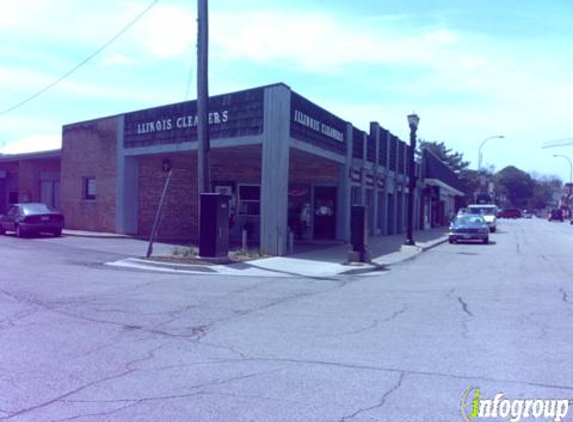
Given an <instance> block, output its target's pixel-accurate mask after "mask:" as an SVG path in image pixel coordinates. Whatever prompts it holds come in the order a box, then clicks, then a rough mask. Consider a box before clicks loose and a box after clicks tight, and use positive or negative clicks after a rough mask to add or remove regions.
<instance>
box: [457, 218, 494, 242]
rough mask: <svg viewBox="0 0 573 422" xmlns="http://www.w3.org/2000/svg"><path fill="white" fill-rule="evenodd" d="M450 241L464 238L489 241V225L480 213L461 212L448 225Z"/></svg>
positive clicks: (463, 239)
mask: <svg viewBox="0 0 573 422" xmlns="http://www.w3.org/2000/svg"><path fill="white" fill-rule="evenodd" d="M448 240H449V242H450V243H456V242H459V241H465V240H479V241H481V242H483V243H489V227H488V225H487V223H486V221H485V220H484V218H483V217H482V216H481V215H472V214H462V215H460V216H458V217H456V219H455V221H454V222H453V223H452V225H451V226H450V233H449V236H448Z"/></svg>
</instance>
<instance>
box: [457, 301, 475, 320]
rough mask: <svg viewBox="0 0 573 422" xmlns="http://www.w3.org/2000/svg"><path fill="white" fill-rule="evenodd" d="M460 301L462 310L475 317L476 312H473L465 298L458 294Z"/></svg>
mask: <svg viewBox="0 0 573 422" xmlns="http://www.w3.org/2000/svg"><path fill="white" fill-rule="evenodd" d="M458 302H460V305H462V310H463V311H464V312H465V313H466V314H468V315H469V316H471V317H473V316H474V314H473V313H471V311H470V310H469V308H468V304H467V303H466V302H464V300H463V299H462V297H461V296H458Z"/></svg>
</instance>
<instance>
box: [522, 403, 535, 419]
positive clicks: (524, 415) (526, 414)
mask: <svg viewBox="0 0 573 422" xmlns="http://www.w3.org/2000/svg"><path fill="white" fill-rule="evenodd" d="M532 404H533V400H525V410H524V411H523V417H524V418H528V417H529V410H530V409H531V405H532Z"/></svg>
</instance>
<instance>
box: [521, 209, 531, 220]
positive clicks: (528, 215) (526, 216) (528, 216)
mask: <svg viewBox="0 0 573 422" xmlns="http://www.w3.org/2000/svg"><path fill="white" fill-rule="evenodd" d="M521 215H522V216H523V218H533V213H532V212H531V211H528V210H523V212H522V213H521Z"/></svg>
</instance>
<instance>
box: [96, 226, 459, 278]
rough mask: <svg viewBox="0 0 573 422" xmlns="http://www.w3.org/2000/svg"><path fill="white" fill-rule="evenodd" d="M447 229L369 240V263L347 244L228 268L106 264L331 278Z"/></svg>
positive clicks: (137, 261) (311, 247) (384, 261)
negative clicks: (356, 258) (351, 258)
mask: <svg viewBox="0 0 573 422" xmlns="http://www.w3.org/2000/svg"><path fill="white" fill-rule="evenodd" d="M447 239H448V238H447V228H445V227H440V228H435V229H429V230H423V231H416V232H415V233H414V240H415V241H416V246H407V245H404V240H405V234H399V235H392V236H377V237H372V238H370V250H371V256H372V262H371V263H368V264H366V263H352V264H349V263H348V251H349V245H348V244H343V243H340V244H336V245H328V246H325V245H324V244H305V245H301V246H299V249H302V251H301V252H299V253H297V245H295V250H294V253H293V254H291V255H288V256H278V257H269V258H262V259H256V260H252V261H246V262H241V263H236V264H230V265H200V264H198V265H195V264H180V263H173V262H163V261H153V260H145V259H142V258H127V259H123V260H120V261H115V262H111V263H108V264H107V265H113V266H119V267H127V268H136V269H144V270H151V271H158V272H168V273H181V274H203V275H205V274H220V275H228V276H241V277H245V276H251V277H294V276H302V277H319V278H324V277H332V276H336V275H340V274H344V273H347V274H357V273H366V272H372V271H376V270H380V269H382V268H384V267H385V266H388V265H394V264H397V263H399V262H402V261H405V260H408V259H412V258H414V257H415V256H417V255H418V254H420V253H421V252H423V251H425V250H427V249H430V248H432V247H434V246H437V245H439V244H441V243H444V242H446V241H447Z"/></svg>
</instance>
